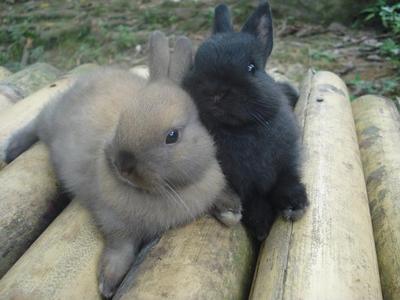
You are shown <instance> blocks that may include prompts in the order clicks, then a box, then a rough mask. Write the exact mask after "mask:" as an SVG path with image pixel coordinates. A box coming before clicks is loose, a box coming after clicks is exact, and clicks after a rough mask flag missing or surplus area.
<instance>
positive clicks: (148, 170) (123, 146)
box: [106, 32, 215, 193]
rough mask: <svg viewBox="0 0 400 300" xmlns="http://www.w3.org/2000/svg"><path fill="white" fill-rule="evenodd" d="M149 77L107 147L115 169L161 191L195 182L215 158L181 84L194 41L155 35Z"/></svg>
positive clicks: (148, 189)
mask: <svg viewBox="0 0 400 300" xmlns="http://www.w3.org/2000/svg"><path fill="white" fill-rule="evenodd" d="M149 50H150V57H149V60H150V80H149V82H148V84H147V85H146V86H145V87H144V88H143V89H142V90H140V91H139V92H138V93H137V96H136V97H135V99H132V101H130V102H129V104H128V105H127V106H126V109H125V110H123V111H122V113H121V115H120V119H119V123H118V125H117V128H116V131H115V136H114V138H113V139H112V141H111V142H110V143H109V144H108V146H107V147H106V155H107V158H108V162H109V165H110V167H111V168H112V170H113V171H114V172H115V173H116V174H117V176H118V177H119V178H120V179H121V180H122V181H124V182H125V183H126V184H129V185H130V186H132V187H134V188H137V189H140V190H143V191H146V192H150V193H162V192H164V191H165V189H166V188H167V189H168V190H171V187H172V189H174V190H175V189H179V188H180V187H183V186H187V185H190V184H191V183H193V182H195V181H196V180H198V179H199V177H201V176H202V175H203V174H204V172H205V171H206V170H207V168H209V166H210V163H212V162H213V159H214V160H215V149H214V145H213V141H212V139H211V137H210V136H209V134H208V133H207V131H206V130H205V128H204V127H203V126H202V124H201V123H200V121H199V119H198V113H197V109H196V107H195V105H194V103H193V102H192V99H191V98H190V96H189V95H188V94H187V93H186V92H185V91H183V89H182V88H180V86H179V84H180V82H181V80H182V76H183V74H184V73H185V71H186V70H187V69H188V68H189V67H190V64H191V61H192V60H191V59H192V47H191V42H190V40H189V39H187V38H186V37H180V38H178V39H177V41H176V46H175V51H174V53H173V54H172V55H171V57H170V52H169V47H168V39H167V38H166V37H165V35H163V34H162V33H160V32H155V33H153V34H152V35H151V37H150V49H149Z"/></svg>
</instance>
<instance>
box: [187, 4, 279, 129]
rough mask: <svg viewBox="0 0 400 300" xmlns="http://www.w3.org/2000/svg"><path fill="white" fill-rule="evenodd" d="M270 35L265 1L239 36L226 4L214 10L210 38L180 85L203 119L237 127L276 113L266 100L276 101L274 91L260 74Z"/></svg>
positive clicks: (273, 106)
mask: <svg viewBox="0 0 400 300" xmlns="http://www.w3.org/2000/svg"><path fill="white" fill-rule="evenodd" d="M272 31H273V30H272V16H271V11H270V7H269V4H268V3H267V2H264V3H262V4H260V5H259V6H258V7H257V8H256V10H255V11H254V12H253V14H252V15H251V16H250V17H249V18H248V19H247V21H246V23H245V24H244V26H243V27H242V29H241V31H240V32H235V31H234V30H233V26H232V23H231V17H230V13H229V9H228V7H227V6H226V5H224V4H221V5H219V6H217V7H216V8H215V15H214V26H213V34H212V35H211V37H210V38H208V39H207V40H206V41H205V42H204V43H203V44H202V45H201V46H200V47H199V49H198V51H197V53H196V56H195V62H194V67H193V68H192V69H191V70H190V71H189V72H188V74H187V76H185V79H184V84H183V85H184V87H185V89H186V90H188V91H189V92H190V94H191V95H192V97H193V98H194V100H195V101H196V103H197V105H198V107H199V110H200V113H201V116H202V118H204V119H206V120H207V118H208V117H209V116H211V117H213V118H214V119H218V120H219V122H221V123H225V124H227V125H232V126H235V125H244V124H246V123H249V122H257V119H265V118H269V117H272V116H273V115H274V114H275V113H276V111H277V104H276V101H269V98H271V99H274V98H276V96H277V95H275V93H277V91H276V89H274V88H273V86H272V85H273V80H272V79H271V78H270V77H269V76H268V75H267V74H266V72H265V70H264V68H265V65H266V61H267V58H268V57H269V55H270V54H271V51H272V46H273V36H272V34H273V32H272ZM278 97H279V96H278ZM266 98H268V99H266Z"/></svg>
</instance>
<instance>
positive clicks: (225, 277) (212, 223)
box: [115, 217, 255, 300]
mask: <svg viewBox="0 0 400 300" xmlns="http://www.w3.org/2000/svg"><path fill="white" fill-rule="evenodd" d="M254 263H255V249H254V246H253V243H252V240H251V238H250V237H249V236H248V235H247V234H246V232H245V230H244V228H243V226H242V225H237V226H235V227H234V228H227V227H224V226H223V225H221V224H219V223H218V222H217V221H216V220H214V219H213V218H211V217H203V218H201V219H199V220H197V221H196V222H194V223H192V224H190V225H188V226H185V227H183V228H180V229H177V230H172V231H170V232H168V233H167V234H165V236H164V237H163V238H162V239H161V241H160V242H159V243H158V244H157V245H156V246H155V247H154V249H153V250H152V251H151V253H150V255H148V256H147V257H146V258H145V260H144V261H143V263H142V264H141V265H140V267H139V270H138V271H137V272H136V273H135V274H134V276H129V275H128V276H127V278H126V280H125V282H124V283H123V285H122V286H121V288H120V290H119V291H118V293H117V295H116V296H115V299H124V300H127V299H143V300H146V299H149V300H150V299H177V300H180V299H182V300H184V299H204V300H206V299H245V298H247V295H248V292H249V288H250V284H251V278H252V274H253V270H254V269H253V267H254Z"/></svg>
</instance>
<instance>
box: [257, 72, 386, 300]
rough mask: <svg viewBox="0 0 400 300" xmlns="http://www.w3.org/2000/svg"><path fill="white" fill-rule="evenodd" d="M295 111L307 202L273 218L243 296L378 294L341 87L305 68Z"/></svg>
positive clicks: (358, 168)
mask: <svg viewBox="0 0 400 300" xmlns="http://www.w3.org/2000/svg"><path fill="white" fill-rule="evenodd" d="M296 113H297V115H298V117H299V119H300V124H301V125H302V127H303V148H304V156H305V164H304V175H303V181H304V183H305V184H306V187H307V193H308V197H309V200H310V207H309V209H308V212H307V213H306V214H305V216H304V217H303V218H302V219H301V220H299V221H297V222H295V223H287V222H283V221H281V220H278V222H276V223H275V224H274V226H273V228H272V231H271V234H270V236H269V237H268V239H267V240H266V241H265V243H264V245H263V247H262V250H261V252H260V256H259V261H258V266H257V272H256V274H255V278H254V282H253V287H252V291H251V295H250V299H257V300H259V299H381V298H382V293H381V287H380V283H379V273H378V265H377V259H376V252H375V245H374V239H373V233H372V225H371V218H370V213H369V207H368V199H367V193H366V188H365V182H364V176H363V171H362V166H361V161H360V156H359V150H358V144H357V137H356V132H355V126H354V120H353V117H352V111H351V105H350V101H349V96H348V92H347V88H346V86H345V84H344V83H343V81H342V80H341V79H340V78H339V77H337V76H336V75H334V74H332V73H329V72H318V73H316V74H314V73H313V72H309V74H308V77H307V78H306V79H305V81H304V83H303V88H302V96H301V98H300V100H299V103H298V106H297V108H296Z"/></svg>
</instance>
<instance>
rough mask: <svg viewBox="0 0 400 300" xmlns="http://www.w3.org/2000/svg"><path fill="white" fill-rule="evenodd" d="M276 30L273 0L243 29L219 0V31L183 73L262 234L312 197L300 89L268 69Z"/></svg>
mask: <svg viewBox="0 0 400 300" xmlns="http://www.w3.org/2000/svg"><path fill="white" fill-rule="evenodd" d="M272 34H273V32H272V17H271V12H270V7H269V5H268V3H267V2H263V3H261V4H260V5H259V6H258V8H257V9H256V10H255V11H254V13H253V14H252V15H251V16H250V17H249V18H248V20H247V21H246V23H245V25H244V26H243V28H242V30H241V31H240V32H234V31H233V26H232V23H231V20H230V13H229V10H228V7H227V6H225V5H223V4H222V5H219V6H217V7H216V9H215V16H214V27H213V34H212V35H211V37H210V38H209V39H207V40H206V41H205V42H204V43H203V44H202V45H200V47H199V49H198V51H197V53H196V56H195V62H194V66H193V68H192V69H191V70H189V71H188V73H187V74H186V76H185V78H184V81H183V86H184V88H185V89H186V90H187V91H188V92H189V94H190V95H191V96H192V97H193V99H194V101H195V103H196V105H197V107H198V109H199V112H200V118H201V120H202V122H203V123H204V124H205V126H206V127H207V129H208V130H209V131H210V132H211V133H212V135H213V137H214V139H215V141H216V145H217V157H218V159H219V161H220V163H221V165H222V169H223V172H224V173H225V176H226V177H227V180H228V181H229V183H230V186H231V187H232V188H233V190H234V191H235V192H237V193H238V194H239V195H240V197H241V200H242V205H243V221H244V223H245V224H246V225H247V226H248V227H249V228H250V230H251V231H252V232H253V233H254V234H255V235H256V236H257V238H258V239H260V240H263V239H264V238H265V237H266V236H267V234H268V232H269V230H270V227H271V225H272V222H273V220H274V219H275V216H276V215H277V214H278V213H282V214H283V215H284V216H286V217H287V218H289V219H296V218H298V217H300V216H301V215H302V213H303V212H304V209H305V208H306V206H307V204H308V201H307V195H306V191H305V187H304V185H303V184H302V183H301V182H300V170H299V167H300V144H299V135H300V134H299V129H298V125H297V121H296V118H295V115H294V113H293V109H292V106H294V104H295V102H296V101H297V93H296V91H295V90H294V89H293V88H292V87H291V86H289V85H288V84H282V83H276V82H275V81H274V80H273V79H272V78H271V77H270V76H268V75H267V74H266V72H265V70H264V68H265V65H266V61H267V58H268V56H269V55H270V53H271V51H272V46H273V39H272Z"/></svg>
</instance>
